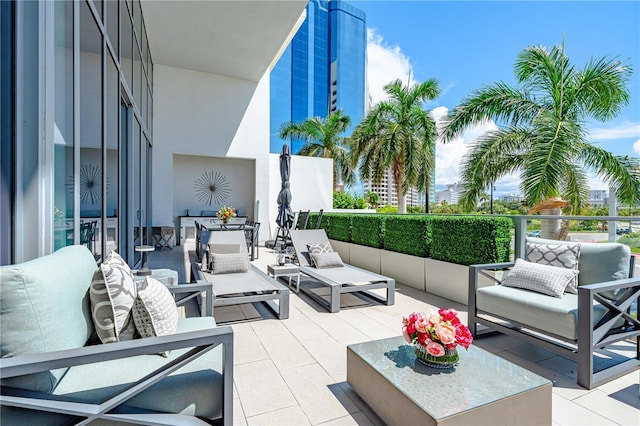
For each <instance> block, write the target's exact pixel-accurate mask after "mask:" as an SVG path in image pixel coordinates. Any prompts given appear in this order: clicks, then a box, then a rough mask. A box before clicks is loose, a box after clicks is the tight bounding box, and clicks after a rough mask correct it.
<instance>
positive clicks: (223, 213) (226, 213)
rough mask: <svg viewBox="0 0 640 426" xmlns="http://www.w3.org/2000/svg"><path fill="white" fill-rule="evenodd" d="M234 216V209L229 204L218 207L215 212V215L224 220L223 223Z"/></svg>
mask: <svg viewBox="0 0 640 426" xmlns="http://www.w3.org/2000/svg"><path fill="white" fill-rule="evenodd" d="M236 216H237V214H236V209H234V208H233V207H231V206H224V207H222V208H220V210H218V212H217V213H216V217H217V218H218V219H221V220H222V221H224V223H227V222H228V221H229V218H230V217H236Z"/></svg>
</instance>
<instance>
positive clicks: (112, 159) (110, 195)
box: [103, 55, 120, 255]
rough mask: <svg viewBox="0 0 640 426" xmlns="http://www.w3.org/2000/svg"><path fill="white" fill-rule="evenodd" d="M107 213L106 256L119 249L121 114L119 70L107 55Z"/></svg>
mask: <svg viewBox="0 0 640 426" xmlns="http://www.w3.org/2000/svg"><path fill="white" fill-rule="evenodd" d="M106 79H107V80H106V86H107V88H106V91H107V111H106V115H107V122H106V124H105V125H106V130H107V171H106V176H107V211H106V215H105V216H106V219H105V227H104V229H105V232H104V233H103V234H104V237H105V241H106V245H105V247H106V251H105V255H108V254H109V253H111V252H112V251H113V250H115V251H118V252H120V249H119V248H118V216H119V214H118V195H119V194H118V192H119V190H120V185H119V180H118V157H119V155H118V134H119V126H118V115H119V113H120V79H119V77H118V68H117V67H116V64H115V61H114V60H113V58H112V57H111V55H107V77H106Z"/></svg>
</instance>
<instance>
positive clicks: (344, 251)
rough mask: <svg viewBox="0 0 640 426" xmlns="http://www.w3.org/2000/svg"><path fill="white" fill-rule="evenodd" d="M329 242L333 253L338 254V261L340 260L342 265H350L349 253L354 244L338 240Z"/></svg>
mask: <svg viewBox="0 0 640 426" xmlns="http://www.w3.org/2000/svg"><path fill="white" fill-rule="evenodd" d="M329 242H330V243H331V248H332V249H333V251H336V252H338V254H339V255H340V259H342V261H343V262H344V263H349V264H351V255H350V251H351V247H353V246H355V244H351V243H345V242H344V241H338V240H329Z"/></svg>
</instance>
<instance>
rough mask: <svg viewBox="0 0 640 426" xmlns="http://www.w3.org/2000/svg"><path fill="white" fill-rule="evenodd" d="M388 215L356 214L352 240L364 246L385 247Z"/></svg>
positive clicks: (352, 228) (353, 220) (353, 221)
mask: <svg viewBox="0 0 640 426" xmlns="http://www.w3.org/2000/svg"><path fill="white" fill-rule="evenodd" d="M386 218H387V216H385V215H382V214H354V215H353V219H352V223H353V224H352V226H351V241H352V242H354V243H355V244H360V245H363V246H369V247H375V248H382V247H384V230H385V220H386Z"/></svg>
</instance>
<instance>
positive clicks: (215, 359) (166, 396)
mask: <svg viewBox="0 0 640 426" xmlns="http://www.w3.org/2000/svg"><path fill="white" fill-rule="evenodd" d="M215 326H216V323H215V320H214V319H213V318H212V317H194V318H182V319H180V320H179V321H178V330H177V332H178V333H184V332H189V331H196V330H205V329H210V328H213V327H215ZM188 350H190V348H186V349H179V350H173V351H171V353H170V354H169V356H168V358H163V357H159V356H157V355H141V356H137V357H130V358H126V359H120V360H112V361H105V362H99V363H95V364H88V365H79V366H75V367H71V368H70V369H69V371H68V372H67V374H66V375H65V376H64V378H63V379H62V380H61V381H60V383H59V384H58V386H57V387H56V389H55V391H54V392H53V393H54V394H55V395H58V396H61V397H66V398H78V399H81V400H85V401H90V402H92V403H96V402H103V401H105V400H107V399H109V398H111V397H113V396H114V395H115V394H116V393H117V392H121V391H122V390H123V389H125V388H127V387H129V386H130V385H131V384H132V383H133V382H134V381H135V380H138V379H140V378H142V377H144V376H145V375H147V374H149V373H151V372H152V371H153V370H155V369H156V368H159V367H160V366H162V365H164V364H166V363H167V362H170V361H172V360H174V359H176V358H177V357H179V356H180V355H182V354H184V353H185V352H187V351H188ZM221 372H222V346H218V347H216V348H214V349H212V350H210V351H209V352H207V353H206V354H204V355H202V356H201V357H199V358H197V359H195V360H194V361H192V362H190V363H189V364H187V365H185V366H184V367H182V368H180V369H179V370H177V371H175V372H174V373H172V374H171V375H170V376H169V377H166V378H164V379H163V380H161V381H160V382H158V383H156V384H154V385H153V386H152V387H150V388H149V389H147V390H145V391H144V392H142V393H140V394H139V395H137V396H136V397H134V398H133V399H131V400H130V401H129V402H128V403H127V404H126V405H128V406H130V407H136V408H142V409H148V410H157V411H161V412H170V413H179V414H186V415H196V416H203V417H209V418H211V417H219V416H221V415H222V395H223V389H222V375H221Z"/></svg>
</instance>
